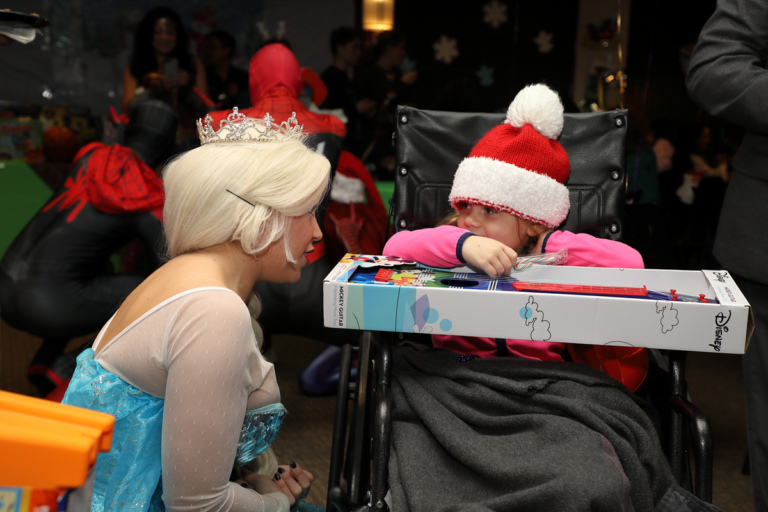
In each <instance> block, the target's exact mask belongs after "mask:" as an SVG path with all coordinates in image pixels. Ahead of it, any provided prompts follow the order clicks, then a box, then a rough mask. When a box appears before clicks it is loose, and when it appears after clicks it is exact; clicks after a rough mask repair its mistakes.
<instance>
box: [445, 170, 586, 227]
mask: <svg viewBox="0 0 768 512" xmlns="http://www.w3.org/2000/svg"><path fill="white" fill-rule="evenodd" d="M448 200H449V201H450V203H451V206H453V207H454V208H455V209H457V210H458V204H459V203H461V202H470V203H474V204H482V205H484V206H489V207H492V208H494V209H497V210H499V211H504V212H507V213H511V214H512V215H515V216H517V217H521V218H524V219H528V220H530V221H532V222H536V223H538V224H543V225H545V226H547V227H549V228H553V229H554V228H557V227H558V226H559V225H560V224H561V223H562V222H563V221H564V220H565V218H566V217H567V216H568V210H570V207H571V201H570V197H569V194H568V188H567V187H566V186H565V185H563V184H561V183H558V182H557V180H554V179H552V178H550V177H549V176H545V175H543V174H537V173H536V172H535V171H532V170H528V169H522V168H520V167H517V166H516V165H513V164H510V163H509V162H502V161H500V160H495V159H493V158H487V157H469V158H465V159H464V160H463V161H462V162H461V164H459V168H458V170H457V171H456V175H455V176H454V178H453V188H452V189H451V194H450V196H448Z"/></svg>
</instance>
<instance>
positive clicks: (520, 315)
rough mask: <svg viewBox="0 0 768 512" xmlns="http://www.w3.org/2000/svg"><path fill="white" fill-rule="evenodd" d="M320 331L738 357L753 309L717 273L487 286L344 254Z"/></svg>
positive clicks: (607, 271) (552, 268)
mask: <svg viewBox="0 0 768 512" xmlns="http://www.w3.org/2000/svg"><path fill="white" fill-rule="evenodd" d="M323 312H324V323H325V326H326V327H335V328H341V329H359V330H371V331H391V332H417V333H430V334H454V335H463V336H482V337H490V338H513V339H531V340H539V341H558V342H569V343H582V344H589V345H618V346H634V347H648V348H659V349H674V350H685V351H698V352H712V353H728V354H743V353H744V352H745V351H746V348H747V344H748V342H749V338H750V336H751V334H752V331H753V329H754V320H753V318H752V313H751V309H750V306H749V303H748V302H747V300H746V298H745V297H744V295H743V294H742V292H741V290H739V288H738V287H737V286H736V284H735V282H734V281H733V278H732V277H731V275H730V273H728V272H727V271H724V270H702V271H681V270H637V269H613V268H587V267H565V266H556V265H531V266H530V267H528V268H526V269H524V270H520V271H513V272H512V274H511V275H510V276H504V277H500V278H489V277H488V276H486V275H484V274H476V273H472V271H471V270H470V269H468V268H465V267H464V268H456V269H434V268H430V267H426V266H423V265H418V264H416V263H415V262H408V261H404V260H400V259H397V258H386V257H384V256H369V255H358V254H347V255H346V256H345V257H344V258H342V260H341V261H340V262H339V263H338V264H337V265H336V266H335V267H334V269H333V270H332V271H331V272H330V273H329V274H328V276H327V277H326V278H325V280H324V282H323Z"/></svg>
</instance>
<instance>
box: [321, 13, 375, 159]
mask: <svg viewBox="0 0 768 512" xmlns="http://www.w3.org/2000/svg"><path fill="white" fill-rule="evenodd" d="M362 52H363V36H362V34H361V33H360V31H359V30H355V29H353V28H351V27H339V28H337V29H335V30H334V31H333V32H331V53H332V55H333V64H331V65H330V66H328V67H327V68H325V70H324V71H323V72H322V74H321V75H320V78H322V80H323V82H324V83H325V86H326V88H327V90H328V96H327V97H326V99H325V102H323V104H322V105H321V107H322V108H324V109H336V108H340V109H342V110H343V111H344V115H345V116H346V118H347V137H346V140H345V141H344V149H345V150H347V151H349V152H350V153H352V154H354V155H355V156H357V157H360V156H361V155H362V152H363V149H364V148H363V125H362V120H363V118H368V117H371V116H373V115H374V114H375V113H376V105H377V102H376V100H374V99H371V98H358V96H357V94H356V93H355V88H354V85H353V80H354V70H355V66H356V65H357V62H358V61H359V60H360V56H361V55H362Z"/></svg>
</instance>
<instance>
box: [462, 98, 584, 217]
mask: <svg viewBox="0 0 768 512" xmlns="http://www.w3.org/2000/svg"><path fill="white" fill-rule="evenodd" d="M562 131H563V104H562V102H561V101H560V97H559V96H558V95H557V93H556V92H555V91H553V90H552V89H550V88H549V87H547V86H546V85H543V84H536V85H529V86H528V87H526V88H524V89H523V90H521V91H520V92H519V93H518V94H517V96H515V99H514V100H513V101H512V104H511V105H510V106H509V109H508V110H507V118H506V120H505V122H504V123H503V124H501V125H499V126H496V127H494V128H492V129H491V130H490V131H489V132H488V133H486V134H485V135H484V136H483V138H482V139H480V141H479V142H478V143H477V144H475V147H474V148H472V152H471V153H470V154H469V156H468V157H467V158H465V159H464V160H463V161H462V162H461V164H459V168H458V170H457V171H456V175H455V176H454V178H453V187H452V188H451V194H450V196H449V197H448V200H449V201H450V203H451V206H453V208H455V209H456V210H458V209H459V204H460V203H471V204H480V205H483V206H489V207H491V208H494V209H496V210H499V211H503V212H507V213H511V214H512V215H515V216H517V217H522V218H524V219H528V220H530V221H533V222H535V223H538V224H543V225H545V226H547V227H550V228H556V227H557V226H559V225H560V223H562V222H563V220H565V217H566V216H567V215H568V210H569V209H570V207H571V203H570V199H569V197H568V188H566V186H565V182H566V180H567V179H568V174H569V172H570V168H571V164H570V161H569V160H568V155H567V154H566V153H565V149H563V146H561V145H560V144H559V143H558V142H557V138H558V137H559V136H560V133H561V132H562Z"/></svg>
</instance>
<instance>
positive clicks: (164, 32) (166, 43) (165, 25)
mask: <svg viewBox="0 0 768 512" xmlns="http://www.w3.org/2000/svg"><path fill="white" fill-rule="evenodd" d="M152 47H153V48H154V49H155V51H156V52H157V53H159V54H161V55H168V54H170V53H171V52H172V51H173V49H174V48H176V24H175V23H174V22H173V20H171V19H170V18H160V19H159V20H157V21H156V22H155V34H154V36H153V37H152Z"/></svg>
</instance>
